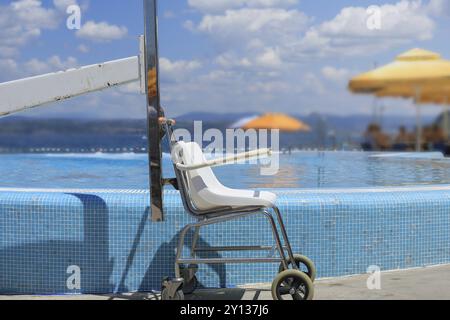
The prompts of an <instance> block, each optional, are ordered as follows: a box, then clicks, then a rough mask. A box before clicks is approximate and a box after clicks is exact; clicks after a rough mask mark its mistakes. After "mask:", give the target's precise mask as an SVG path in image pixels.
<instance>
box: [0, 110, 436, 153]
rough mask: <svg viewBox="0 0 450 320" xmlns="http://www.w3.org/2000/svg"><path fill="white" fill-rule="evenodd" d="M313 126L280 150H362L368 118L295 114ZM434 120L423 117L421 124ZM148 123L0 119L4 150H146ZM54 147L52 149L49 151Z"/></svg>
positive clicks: (225, 123)
mask: <svg viewBox="0 0 450 320" xmlns="http://www.w3.org/2000/svg"><path fill="white" fill-rule="evenodd" d="M253 115H255V113H250V112H243V113H227V114H217V113H208V112H198V113H192V114H186V115H182V116H179V117H176V120H177V127H178V128H185V129H187V130H189V131H190V132H192V131H193V121H194V120H198V121H203V130H207V129H209V128H217V129H219V130H221V131H224V130H225V129H227V128H230V126H231V124H233V123H235V122H236V121H238V120H241V119H244V118H248V117H250V116H253ZM294 116H296V117H297V118H299V119H301V120H302V121H304V122H306V123H307V124H309V125H310V126H311V128H312V130H311V132H309V133H293V134H287V133H282V134H281V137H280V138H281V139H280V144H281V147H288V146H292V147H301V148H318V147H319V148H322V147H323V148H341V147H342V146H350V147H356V148H357V147H358V146H359V144H360V142H361V137H362V134H363V132H364V131H365V130H366V127H367V125H368V124H369V123H370V122H372V121H373V119H372V117H371V116H368V115H352V116H335V115H321V114H319V113H312V114H309V115H306V116H304V115H294ZM434 121H435V119H434V118H432V117H424V119H423V123H424V124H430V123H432V122H434ZM401 125H405V126H407V127H409V128H410V129H412V128H413V127H414V126H415V117H409V116H408V117H401V116H390V117H385V118H384V119H383V121H382V127H383V129H384V130H385V131H386V132H388V133H391V134H393V133H395V132H396V131H397V130H398V127H399V126H401ZM146 136H147V124H146V120H145V119H140V120H127V119H124V120H88V119H36V118H28V117H23V116H11V117H5V118H0V152H36V149H39V150H42V152H54V149H55V150H59V151H57V152H93V151H94V152H95V151H103V152H127V151H128V152H129V151H131V152H144V151H145V149H146V148H147V139H146ZM47 149H52V150H50V151H49V150H47Z"/></svg>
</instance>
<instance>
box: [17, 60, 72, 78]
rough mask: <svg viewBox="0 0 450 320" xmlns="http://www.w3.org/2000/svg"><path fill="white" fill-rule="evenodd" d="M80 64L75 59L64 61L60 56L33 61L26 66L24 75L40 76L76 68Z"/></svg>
mask: <svg viewBox="0 0 450 320" xmlns="http://www.w3.org/2000/svg"><path fill="white" fill-rule="evenodd" d="M77 64H78V62H77V59H76V58H74V57H68V58H67V59H66V60H62V59H61V58H60V57H59V56H56V55H55V56H52V57H50V58H48V59H47V60H39V59H36V58H34V59H31V60H29V61H27V62H26V63H25V64H24V68H23V71H22V72H23V73H24V74H26V75H27V76H31V75H38V74H43V73H48V72H54V71H62V70H66V69H70V68H75V67H76V66H77Z"/></svg>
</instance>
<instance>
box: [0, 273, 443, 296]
mask: <svg viewBox="0 0 450 320" xmlns="http://www.w3.org/2000/svg"><path fill="white" fill-rule="evenodd" d="M368 276H369V275H358V276H351V277H345V278H332V279H323V280H318V281H317V282H316V286H315V300H450V265H443V266H436V267H427V268H416V269H410V270H400V271H389V272H383V273H382V274H381V290H368V289H367V286H366V282H367V279H368ZM186 298H187V300H271V299H272V298H271V294H270V284H262V285H258V286H256V285H255V286H249V287H242V288H236V289H214V290H213V289H207V290H206V289H205V290H198V291H197V292H196V293H194V294H192V295H189V296H187V297H186ZM157 299H159V297H158V296H156V295H154V294H143V293H134V294H132V293H130V294H123V295H75V296H0V300H157Z"/></svg>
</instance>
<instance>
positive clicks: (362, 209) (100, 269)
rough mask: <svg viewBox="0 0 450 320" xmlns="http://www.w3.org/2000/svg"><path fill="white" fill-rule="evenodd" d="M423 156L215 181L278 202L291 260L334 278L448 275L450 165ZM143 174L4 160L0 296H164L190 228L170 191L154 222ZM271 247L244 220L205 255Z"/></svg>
mask: <svg viewBox="0 0 450 320" xmlns="http://www.w3.org/2000/svg"><path fill="white" fill-rule="evenodd" d="M425 156H426V157H427V158H428V159H417V158H416V159H412V158H409V157H406V158H405V157H398V156H389V157H384V156H383V157H381V158H380V157H373V155H371V154H363V153H318V152H301V153H298V154H294V155H291V156H289V155H281V156H280V157H281V158H280V159H281V167H282V170H281V171H280V173H279V175H278V176H277V177H256V178H255V177H254V174H257V173H258V171H257V169H256V167H254V166H253V167H247V166H237V167H234V168H233V167H223V168H217V169H215V170H216V172H217V174H218V176H219V177H220V178H221V179H222V180H224V181H225V183H226V184H228V185H230V186H234V187H239V186H249V187H258V188H268V189H270V190H272V191H273V192H275V193H277V195H278V200H277V205H278V206H279V207H280V209H281V211H282V213H283V216H284V218H285V222H286V224H287V229H288V233H289V235H290V238H291V242H292V245H293V248H294V251H295V252H299V253H304V254H305V255H307V256H309V257H311V258H312V259H313V260H314V261H315V263H316V265H317V268H318V276H319V277H332V276H342V275H351V274H361V273H365V272H366V271H367V269H368V268H369V267H371V266H377V267H379V268H380V269H381V270H392V269H404V268H412V267H418V266H424V265H436V264H443V263H450V246H449V243H450V185H449V177H448V174H447V171H448V166H449V164H448V162H447V161H448V160H446V159H443V158H440V157H439V156H436V155H425ZM165 161H168V159H167V157H166V159H165ZM146 166H147V161H146V157H145V156H144V155H101V154H98V155H5V156H0V168H1V169H0V174H1V176H2V180H1V182H0V293H4V294H61V293H64V294H74V293H110V292H128V291H150V290H158V289H159V288H160V281H161V279H162V278H163V277H164V276H171V275H173V263H174V248H175V244H176V241H177V238H178V233H179V231H180V229H181V228H182V227H183V226H184V225H185V224H186V223H188V222H189V221H191V220H190V218H189V217H188V215H187V214H185V212H184V209H183V206H182V203H181V200H180V197H179V195H178V193H177V192H176V191H175V190H166V191H165V193H164V200H165V206H164V209H165V214H166V220H165V222H162V223H152V222H151V221H150V220H149V207H150V203H149V195H148V190H147V187H146V185H147V176H146V170H147V169H146ZM168 167H169V166H166V170H169V168H170V167H169V168H168ZM232 170H234V171H232ZM166 174H170V170H169V171H168V172H166ZM238 175H239V179H238V178H237V177H238ZM241 177H242V179H241ZM271 237H272V235H271V232H270V229H269V228H267V225H266V222H265V221H264V220H262V219H259V218H257V219H255V218H253V219H251V218H249V219H246V220H241V221H235V222H230V223H227V224H224V225H220V226H211V227H207V228H206V229H205V230H203V231H202V233H201V239H200V243H201V245H202V246H206V247H207V246H215V245H221V244H224V243H227V244H230V245H242V244H247V245H248V244H253V243H257V244H268V245H271V244H272V243H273V242H272V238H271ZM188 244H189V242H188ZM245 254H247V253H245ZM223 256H226V254H225V253H224V254H223ZM277 268H278V265H276V264H268V265H227V266H225V265H216V266H201V268H200V270H199V273H198V277H199V280H200V282H201V284H202V285H204V286H208V287H218V286H222V287H225V286H226V287H232V286H236V285H242V284H248V283H260V282H271V281H272V279H273V277H274V275H275V274H276V270H277ZM74 270H78V271H79V273H80V276H81V282H80V284H79V286H76V285H73V283H71V279H72V276H73V272H74Z"/></svg>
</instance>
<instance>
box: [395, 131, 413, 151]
mask: <svg viewBox="0 0 450 320" xmlns="http://www.w3.org/2000/svg"><path fill="white" fill-rule="evenodd" d="M413 144H414V137H413V135H412V134H410V133H408V131H407V130H406V128H405V126H401V127H400V128H399V129H398V134H397V136H396V137H395V139H394V145H393V149H394V150H395V151H409V150H412V149H413Z"/></svg>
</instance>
